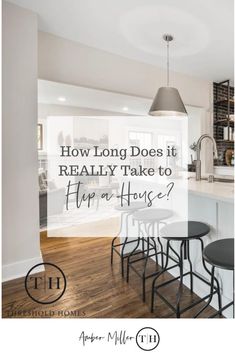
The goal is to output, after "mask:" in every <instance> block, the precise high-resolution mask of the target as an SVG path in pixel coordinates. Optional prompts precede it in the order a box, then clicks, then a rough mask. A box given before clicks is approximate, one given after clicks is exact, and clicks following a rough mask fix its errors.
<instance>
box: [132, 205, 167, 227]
mask: <svg viewBox="0 0 235 353" xmlns="http://www.w3.org/2000/svg"><path fill="white" fill-rule="evenodd" d="M172 216H173V212H172V211H171V210H168V209H164V208H148V209H145V210H140V211H138V212H135V213H134V215H133V219H135V220H137V221H141V222H146V223H152V222H157V221H161V220H164V219H167V218H170V217H172Z"/></svg>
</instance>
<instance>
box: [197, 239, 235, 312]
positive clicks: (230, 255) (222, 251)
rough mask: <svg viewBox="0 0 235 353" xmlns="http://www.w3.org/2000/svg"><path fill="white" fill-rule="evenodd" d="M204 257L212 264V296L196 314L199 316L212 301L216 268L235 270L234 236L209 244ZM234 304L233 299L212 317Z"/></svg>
mask: <svg viewBox="0 0 235 353" xmlns="http://www.w3.org/2000/svg"><path fill="white" fill-rule="evenodd" d="M203 259H204V260H205V261H206V262H207V263H209V264H210V265H211V266H212V267H211V288H210V297H209V300H208V302H207V303H206V305H205V306H204V307H203V308H202V309H201V310H200V311H199V312H198V313H197V314H196V315H195V317H198V316H199V315H200V314H201V313H202V312H203V311H204V310H205V309H206V308H207V307H208V306H209V305H210V303H211V301H212V298H213V295H214V291H213V287H214V281H215V268H216V267H217V268H221V269H223V270H229V271H234V238H227V239H220V240H217V241H214V242H213V243H210V244H209V245H207V246H206V247H205V249H204V251H203ZM233 289H234V286H233ZM232 305H234V301H233V300H232V301H231V302H230V303H228V304H226V305H225V306H224V307H221V308H220V309H219V310H218V311H217V312H216V313H215V314H213V315H212V316H210V318H213V317H215V316H217V315H221V313H222V312H223V311H224V310H226V309H228V308H229V307H230V306H232ZM233 317H234V312H233Z"/></svg>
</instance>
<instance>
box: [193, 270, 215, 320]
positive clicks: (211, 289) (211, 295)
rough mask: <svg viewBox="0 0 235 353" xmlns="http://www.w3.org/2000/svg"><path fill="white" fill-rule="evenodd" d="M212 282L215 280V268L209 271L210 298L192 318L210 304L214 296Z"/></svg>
mask: <svg viewBox="0 0 235 353" xmlns="http://www.w3.org/2000/svg"><path fill="white" fill-rule="evenodd" d="M214 280H215V268H214V266H212V269H211V287H210V296H209V299H208V302H207V303H206V305H204V307H203V308H202V309H201V310H200V311H199V312H198V313H197V314H196V315H195V316H194V318H197V317H198V316H199V315H200V314H201V313H202V312H203V311H204V310H205V309H206V308H207V307H208V306H209V305H210V303H211V301H212V298H213V294H214Z"/></svg>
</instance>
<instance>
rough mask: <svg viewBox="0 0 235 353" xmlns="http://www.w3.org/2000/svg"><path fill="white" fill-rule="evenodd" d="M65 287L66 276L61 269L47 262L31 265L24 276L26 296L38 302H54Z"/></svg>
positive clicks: (60, 295)
mask: <svg viewBox="0 0 235 353" xmlns="http://www.w3.org/2000/svg"><path fill="white" fill-rule="evenodd" d="M35 272H36V273H35ZM65 289H66V278H65V275H64V273H63V271H62V270H61V269H60V268H59V267H58V266H57V265H54V264H52V263H49V262H43V263H40V264H37V265H35V266H33V267H32V268H31V269H30V270H29V271H28V273H27V275H26V277H25V290H26V292H27V294H28V296H29V297H30V298H31V299H32V300H34V301H35V302H37V303H40V304H52V303H54V302H56V301H57V300H59V299H60V298H61V297H62V295H63V294H64V292H65Z"/></svg>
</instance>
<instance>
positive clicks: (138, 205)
mask: <svg viewBox="0 0 235 353" xmlns="http://www.w3.org/2000/svg"><path fill="white" fill-rule="evenodd" d="M145 207H147V205H146V203H145V202H140V201H136V202H132V203H130V204H129V205H128V204H126V205H124V206H121V205H116V206H115V210H117V211H121V224H120V229H119V232H118V234H117V235H116V237H114V238H113V239H112V243H111V266H112V265H113V254H114V251H115V253H116V254H117V255H118V256H119V257H120V259H121V272H122V277H124V260H125V258H126V257H127V254H125V247H126V245H127V244H131V243H135V242H136V241H137V239H132V240H128V233H129V232H128V227H129V217H130V216H132V214H133V213H134V212H136V211H137V210H141V209H143V208H145ZM124 219H125V221H126V234H125V237H124V241H123V242H121V243H118V244H115V241H116V239H117V238H119V235H120V234H121V231H122V227H123V222H124ZM120 247H121V251H118V248H120Z"/></svg>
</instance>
